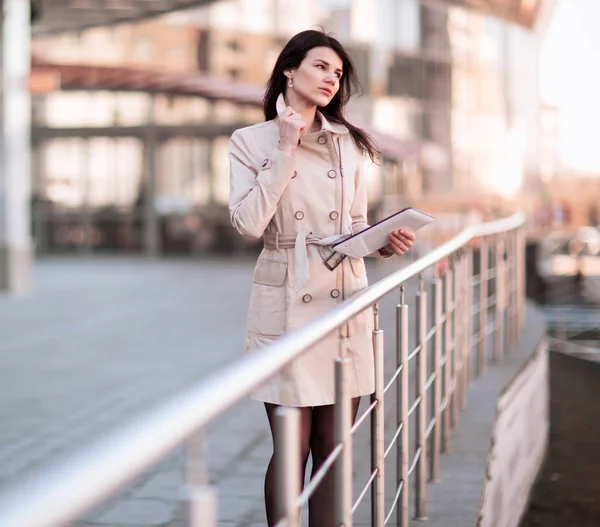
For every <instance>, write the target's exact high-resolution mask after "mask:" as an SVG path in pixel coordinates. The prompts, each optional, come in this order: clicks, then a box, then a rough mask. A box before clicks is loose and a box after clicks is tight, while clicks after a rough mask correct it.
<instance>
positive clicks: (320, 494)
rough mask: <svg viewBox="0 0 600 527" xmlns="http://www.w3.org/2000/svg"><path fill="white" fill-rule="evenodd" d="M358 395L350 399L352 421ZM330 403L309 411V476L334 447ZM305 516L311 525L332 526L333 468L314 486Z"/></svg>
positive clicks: (332, 409) (315, 526)
mask: <svg viewBox="0 0 600 527" xmlns="http://www.w3.org/2000/svg"><path fill="white" fill-rule="evenodd" d="M359 404H360V397H356V398H354V399H352V423H354V421H355V419H356V414H357V413H358V405H359ZM333 420H334V405H333V404H330V405H326V406H315V407H314V408H313V411H312V431H311V435H310V451H311V455H312V463H313V464H312V475H311V477H312V476H314V475H315V474H316V472H317V471H318V470H319V468H320V467H321V465H322V464H323V462H324V461H325V460H326V459H327V457H328V456H329V454H330V453H331V452H332V450H333V449H334V448H335V438H334V425H333ZM308 507H309V508H308V518H309V525H310V526H311V527H330V526H331V527H334V525H335V518H334V510H333V470H329V471H328V473H327V475H326V476H325V477H324V478H323V480H322V481H321V484H320V485H319V486H318V487H317V490H316V491H315V493H314V494H313V495H312V497H311V498H310V500H309V504H308Z"/></svg>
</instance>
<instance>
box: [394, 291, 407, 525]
mask: <svg viewBox="0 0 600 527" xmlns="http://www.w3.org/2000/svg"><path fill="white" fill-rule="evenodd" d="M401 291H402V293H401V300H400V304H399V305H398V306H396V367H397V368H399V367H400V366H402V371H401V372H400V376H399V378H398V382H397V383H396V421H397V426H400V425H402V430H401V431H400V437H399V438H398V442H397V443H396V445H397V447H396V448H397V451H396V480H397V484H398V485H402V490H401V491H400V500H399V502H398V508H397V509H396V524H397V526H398V527H408V498H409V482H408V457H409V438H408V407H409V404H410V403H409V394H408V370H409V367H408V306H407V305H406V304H405V303H404V286H402V288H401Z"/></svg>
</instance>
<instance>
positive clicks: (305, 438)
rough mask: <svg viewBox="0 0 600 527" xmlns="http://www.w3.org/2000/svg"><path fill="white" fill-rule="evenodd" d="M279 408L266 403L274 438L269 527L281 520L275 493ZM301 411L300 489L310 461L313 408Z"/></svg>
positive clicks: (267, 499)
mask: <svg viewBox="0 0 600 527" xmlns="http://www.w3.org/2000/svg"><path fill="white" fill-rule="evenodd" d="M277 408H279V405H277V404H271V403H265V409H266V410H267V417H268V419H269V426H270V427H271V437H272V438H273V455H272V456H271V460H270V461H269V466H268V468H267V474H266V476H265V508H266V511H267V524H268V525H269V527H273V526H274V525H276V524H277V522H278V521H279V520H280V519H281V518H278V517H277V512H276V503H275V492H276V488H277V482H276V481H275V463H277V459H276V456H277V455H278V453H277V452H276V451H275V445H276V441H275V433H276V432H275V411H276V410H277ZM298 410H300V434H301V436H300V459H299V463H300V478H301V479H300V488H301V489H302V488H303V486H304V473H305V472H306V462H307V461H308V454H309V452H310V428H311V417H312V408H311V407H303V408H298Z"/></svg>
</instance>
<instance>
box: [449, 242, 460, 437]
mask: <svg viewBox="0 0 600 527" xmlns="http://www.w3.org/2000/svg"><path fill="white" fill-rule="evenodd" d="M460 282H461V274H460V257H459V256H458V255H457V254H456V253H455V255H454V283H453V287H452V305H453V313H452V335H453V336H454V337H453V340H452V354H451V357H452V381H451V383H450V384H451V388H450V391H451V393H452V397H451V398H450V403H451V404H450V415H451V420H452V429H454V428H456V426H457V425H458V405H459V404H460V400H459V384H460V382H459V379H460V375H459V374H460V372H459V371H458V366H459V364H458V361H459V358H460V357H459V354H460V346H459V342H460V331H459V325H461V324H460V323H461V320H460ZM460 329H461V330H462V328H460Z"/></svg>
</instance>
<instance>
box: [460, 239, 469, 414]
mask: <svg viewBox="0 0 600 527" xmlns="http://www.w3.org/2000/svg"><path fill="white" fill-rule="evenodd" d="M459 265H460V283H459V285H460V289H459V290H458V293H459V295H460V300H459V307H460V310H459V313H460V318H459V320H460V326H461V327H460V347H459V357H460V365H459V370H458V378H459V379H460V391H459V397H460V398H459V402H460V408H461V410H462V409H463V408H464V407H465V405H466V404H467V379H468V357H467V342H468V335H467V315H468V312H467V309H468V305H467V288H468V283H467V272H466V271H467V252H466V251H465V250H464V249H462V250H461V257H460V262H459Z"/></svg>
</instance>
